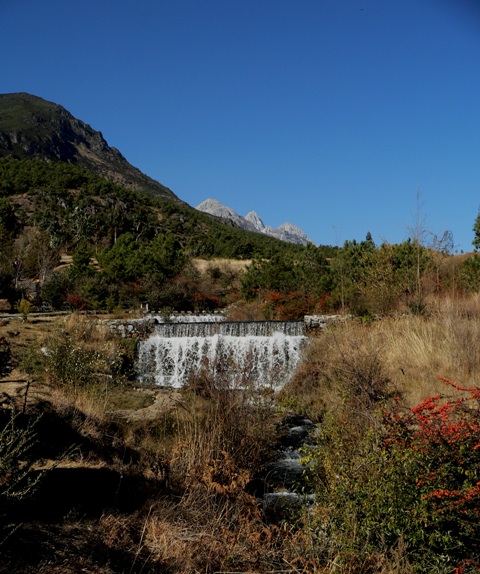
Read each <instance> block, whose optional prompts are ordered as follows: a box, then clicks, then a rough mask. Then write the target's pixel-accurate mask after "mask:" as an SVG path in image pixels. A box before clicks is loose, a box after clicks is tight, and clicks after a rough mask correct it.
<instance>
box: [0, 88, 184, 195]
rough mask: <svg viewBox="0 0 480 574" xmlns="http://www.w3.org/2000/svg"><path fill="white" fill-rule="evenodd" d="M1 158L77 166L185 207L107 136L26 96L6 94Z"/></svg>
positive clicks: (1, 103) (1, 101)
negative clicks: (131, 162) (111, 144)
mask: <svg viewBox="0 0 480 574" xmlns="http://www.w3.org/2000/svg"><path fill="white" fill-rule="evenodd" d="M0 157H12V158H14V159H25V158H34V159H40V160H42V161H55V162H65V163H73V164H76V165H78V166H79V167H82V168H84V169H86V170H88V171H91V172H93V173H95V174H96V175H99V176H100V177H103V178H104V179H107V180H109V181H112V182H114V183H118V184H120V185H122V186H124V187H126V188H128V189H131V190H133V191H139V192H142V193H146V194H148V195H152V196H154V197H160V198H162V199H167V200H170V201H174V202H180V203H185V202H182V201H181V200H180V199H179V198H178V197H177V196H176V195H175V194H174V193H173V191H171V190H170V189H168V188H167V187H166V186H164V185H162V184H161V183H159V182H158V181H155V180H154V179H152V178H150V177H149V176H147V175H145V174H144V173H142V172H141V171H140V170H139V169H138V168H136V167H134V166H132V165H131V164H130V163H129V162H128V161H127V160H126V158H125V157H124V156H123V155H122V154H121V153H120V151H119V150H118V149H117V148H115V147H112V146H109V145H108V143H107V141H106V140H105V138H104V137H103V135H102V132H100V131H96V130H94V129H93V128H92V127H91V126H90V125H88V124H86V123H85V122H83V121H82V120H79V119H78V118H75V117H74V116H73V115H72V114H71V113H70V112H69V111H68V110H66V109H65V108H64V107H63V106H61V105H59V104H56V103H53V102H49V101H48V100H44V99H43V98H40V97H39V96H34V95H31V94H28V93H26V92H17V93H10V94H0Z"/></svg>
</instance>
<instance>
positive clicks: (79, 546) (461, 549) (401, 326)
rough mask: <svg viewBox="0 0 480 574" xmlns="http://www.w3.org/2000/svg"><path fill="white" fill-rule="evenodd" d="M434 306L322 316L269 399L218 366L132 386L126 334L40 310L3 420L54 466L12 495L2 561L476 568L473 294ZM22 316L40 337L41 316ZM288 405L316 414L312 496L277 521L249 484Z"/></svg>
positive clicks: (175, 568) (93, 565)
mask: <svg viewBox="0 0 480 574" xmlns="http://www.w3.org/2000/svg"><path fill="white" fill-rule="evenodd" d="M431 309H432V310H431V312H430V314H429V315H428V316H425V315H424V316H419V315H404V316H402V317H397V318H384V319H382V320H378V321H372V322H365V321H361V320H351V321H349V322H345V323H341V324H337V325H336V326H331V327H329V329H328V330H326V331H324V332H322V333H320V334H319V335H318V336H317V337H314V338H312V339H311V342H310V345H309V346H308V349H307V352H306V355H305V359H304V361H303V363H302V365H301V366H300V368H299V369H298V371H297V373H296V376H295V378H294V379H293V381H292V382H291V384H290V385H289V386H288V387H286V388H285V389H284V390H283V391H282V393H281V394H280V396H279V397H278V398H277V401H276V408H273V405H272V403H271V396H270V395H269V394H268V393H266V394H264V395H263V396H262V397H254V396H253V395H250V394H249V392H248V391H247V390H246V391H245V392H243V393H235V394H232V393H230V392H228V390H227V389H226V386H225V384H224V381H223V379H222V377H221V376H219V375H218V373H217V375H216V376H213V375H212V373H211V372H210V371H209V370H208V368H206V369H205V370H204V371H203V372H199V373H197V374H195V376H194V377H193V378H192V380H191V381H190V384H189V386H188V388H186V389H184V390H182V391H175V392H173V391H172V392H171V393H163V394H162V393H161V392H160V391H153V390H148V389H143V390H142V389H138V388H135V387H134V386H132V385H131V384H130V383H129V382H128V379H129V377H128V365H129V357H130V358H131V352H132V349H131V348H130V346H129V345H130V343H127V344H126V343H125V342H123V343H119V342H118V341H116V340H115V339H113V338H111V336H110V335H109V334H108V333H106V332H105V331H104V330H102V329H101V328H100V324H99V323H98V322H97V320H96V319H95V318H94V317H88V316H84V315H74V316H72V317H67V318H58V319H57V320H56V322H55V323H52V324H48V325H47V324H46V325H45V328H44V331H43V335H42V333H41V332H40V331H39V330H38V328H39V327H40V326H41V325H42V323H39V324H38V328H37V336H38V340H37V343H36V344H35V345H33V344H31V343H30V342H27V341H24V340H22V334H16V335H15V337H11V345H10V346H11V354H12V356H13V358H14V360H15V361H16V363H17V370H16V371H15V373H17V374H16V375H15V376H19V374H22V373H23V376H26V375H28V377H29V379H30V381H31V383H30V385H29V390H28V395H27V400H26V402H25V400H24V395H23V391H21V392H20V394H19V395H16V394H15V393H14V392H13V391H12V392H10V393H8V396H7V394H6V395H4V398H3V405H2V412H3V413H4V414H5V415H8V413H12V412H13V413H14V412H19V411H22V410H23V409H24V406H25V405H26V407H25V413H24V414H20V415H16V416H15V417H14V418H13V419H9V417H8V416H6V418H4V419H2V420H4V422H5V425H4V429H5V430H4V432H5V436H7V435H8V434H9V433H10V434H11V433H12V430H13V428H15V429H16V431H15V432H17V435H16V436H22V429H24V432H26V433H27V434H26V435H25V438H28V440H29V441H30V442H29V446H30V448H29V451H28V453H27V454H26V453H25V452H23V451H22V452H21V453H20V454H19V456H18V457H17V463H18V462H20V465H19V466H18V465H17V467H18V468H23V469H26V470H28V469H31V471H32V472H34V473H35V472H37V471H38V470H40V469H43V472H45V474H44V475H43V476H42V478H41V480H40V482H39V484H38V488H37V490H35V491H34V490H33V489H32V492H31V493H30V492H28V491H27V492H25V497H24V498H22V499H21V500H18V501H13V502H12V501H10V502H9V504H8V506H3V509H4V510H6V512H7V513H8V516H6V517H5V520H4V522H3V523H4V524H5V525H7V524H8V525H9V526H8V532H7V531H4V533H3V535H2V537H3V539H4V544H3V545H2V546H1V547H0V552H1V553H2V561H3V562H2V563H3V564H4V565H8V569H9V572H13V573H15V572H17V573H20V572H26V571H29V569H30V571H31V570H32V569H35V571H38V572H58V573H60V572H62V573H63V572H65V573H66V572H75V571H81V570H82V569H84V570H85V569H87V570H89V571H92V572H101V573H104V574H113V573H120V572H138V573H140V572H143V573H145V572H152V573H153V572H158V571H159V570H162V571H165V572H169V573H171V574H176V573H178V574H179V573H183V572H212V573H213V572H227V571H229V572H231V571H237V572H242V571H243V572H252V571H256V572H265V573H266V572H270V571H272V570H281V571H284V572H298V571H301V572H311V573H313V572H316V573H318V572H321V573H325V574H327V573H331V572H342V573H343V572H347V573H351V574H354V573H355V574H357V573H358V574H360V573H372V574H375V573H385V574H386V573H387V572H388V573H396V574H410V573H413V572H421V573H423V572H425V573H426V572H432V571H435V572H439V573H445V574H447V573H452V574H453V573H457V574H458V573H472V572H477V571H478V569H479V565H478V563H479V548H478V547H477V546H476V544H477V540H478V538H479V534H480V532H478V528H479V524H480V522H479V520H478V518H479V517H478V507H479V504H478V503H479V496H480V492H479V482H480V477H479V476H478V468H479V462H480V461H479V459H478V457H479V456H480V455H479V453H480V449H479V447H478V445H479V444H480V425H479V414H478V397H479V394H480V391H479V390H478V386H477V385H476V373H477V372H478V369H479V368H480V348H479V346H478V341H479V340H480V339H479V337H478V329H479V327H478V325H479V324H480V323H479V318H480V306H479V299H478V298H477V297H472V298H470V299H468V300H467V299H462V300H447V299H444V300H441V301H440V300H439V301H437V303H436V305H435V306H433V305H432V307H431ZM55 325H56V326H55ZM4 329H5V336H7V335H8V333H7V329H8V330H9V331H11V332H12V333H13V332H14V325H13V324H12V323H10V324H9V325H6V326H5V327H4ZM21 329H26V330H28V332H29V333H31V336H34V333H35V323H33V322H32V323H28V324H25V327H23V326H22V324H19V329H18V330H19V331H20V330H21ZM2 334H3V332H2ZM25 343H28V344H27V345H25ZM119 345H120V346H119ZM124 345H126V346H124ZM121 356H123V357H124V359H122V360H120V357H121ZM78 360H81V363H82V369H80V370H78V369H77V367H76V364H77V362H78ZM19 365H20V367H22V369H23V370H22V371H18V366H19ZM206 367H207V366H206ZM77 375H78V376H77ZM438 377H442V380H439V379H438ZM457 381H458V382H457ZM244 382H245V383H246V382H247V381H244ZM244 386H245V389H248V385H244ZM18 388H19V389H20V390H21V389H22V388H23V389H24V387H22V386H20V387H18ZM16 397H17V398H16ZM15 409H16V411H15ZM292 411H293V412H298V413H301V414H303V415H306V416H309V417H310V418H311V419H312V420H314V421H315V422H316V423H317V426H318V429H319V437H318V440H319V444H318V447H317V448H313V449H309V450H308V451H306V452H305V456H306V457H307V459H308V460H309V461H310V468H309V471H308V474H307V476H306V480H308V481H309V487H311V488H313V489H314V490H315V491H316V493H317V500H316V503H315V505H314V506H313V507H311V508H309V509H306V510H305V512H304V513H303V514H302V513H300V514H292V515H289V516H287V517H285V518H283V519H281V520H280V521H279V520H278V518H277V519H273V517H272V514H271V513H264V509H263V507H262V506H261V505H260V506H259V505H258V504H257V502H256V501H255V499H254V498H253V497H252V495H251V494H250V493H249V488H248V483H249V480H250V478H251V477H252V475H253V473H254V472H255V470H256V469H257V468H258V467H259V465H260V464H261V462H262V461H264V460H267V459H268V458H269V457H270V456H272V453H271V451H270V447H271V444H272V437H273V433H274V431H275V423H276V422H277V421H278V419H279V417H281V416H283V414H284V413H285V412H292ZM39 415H41V416H40V418H38V417H39ZM37 419H38V420H37ZM8 420H13V423H9V424H10V426H8V424H6V423H7V421H8ZM33 421H37V422H36V423H35V425H34V426H33V427H32V423H33ZM12 424H14V425H15V427H13V426H12ZM32 428H33V432H34V435H33V436H32V434H31V433H32ZM18 433H19V434H18ZM32 438H33V439H35V440H31V439H32ZM30 443H31V444H30ZM25 463H28V464H27V465H25ZM55 465H57V466H56V467H55ZM52 466H53V468H52ZM12 468H13V467H12ZM48 469H50V470H48ZM10 476H11V474H10V471H7V472H6V473H3V475H2V477H1V480H2V481H3V482H2V484H3V485H4V486H3V487H2V488H3V489H5V485H8V484H9V480H10ZM35 476H37V475H36V474H33V475H31V477H35ZM60 483H61V484H62V489H61V490H60V489H59V484H60ZM63 492H64V493H65V494H62V493H63ZM272 520H273V521H272ZM282 520H283V521H282ZM12 526H13V528H12ZM15 528H16V529H15ZM7 533H8V534H9V537H8V538H7V537H6V534H7Z"/></svg>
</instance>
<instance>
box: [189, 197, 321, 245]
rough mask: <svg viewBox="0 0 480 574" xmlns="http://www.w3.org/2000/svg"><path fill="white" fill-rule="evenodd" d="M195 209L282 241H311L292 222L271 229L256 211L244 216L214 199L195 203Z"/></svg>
mask: <svg viewBox="0 0 480 574" xmlns="http://www.w3.org/2000/svg"><path fill="white" fill-rule="evenodd" d="M195 209H198V210H199V211H203V212H205V213H209V214H210V215H214V216H215V217H221V218H223V219H224V220H227V221H228V222H230V223H231V224H233V225H237V226H238V227H241V228H242V229H248V230H249V231H256V232H257V233H263V234H265V235H270V236H272V237H276V238H277V239H281V240H282V241H286V242H287V243H296V244H297V245H307V243H313V242H312V241H311V240H310V239H309V238H308V237H307V235H306V233H305V232H303V231H302V230H301V229H300V228H299V227H297V226H296V225H293V223H282V225H280V226H279V227H277V228H276V229H273V228H272V227H270V226H269V225H265V224H264V223H263V221H262V219H261V218H260V216H259V215H258V213H256V212H255V211H250V212H249V213H247V215H246V216H245V217H242V216H241V215H238V213H237V212H236V211H235V210H234V209H232V208H231V207H227V206H226V205H223V204H222V203H220V202H219V201H217V200H216V199H206V200H205V201H202V203H200V204H199V205H197V207H196V208H195Z"/></svg>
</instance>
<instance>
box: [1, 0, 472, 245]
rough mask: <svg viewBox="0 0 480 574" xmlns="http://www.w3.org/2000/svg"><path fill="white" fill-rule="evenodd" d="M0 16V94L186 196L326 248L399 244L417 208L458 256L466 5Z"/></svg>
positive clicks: (466, 161)
mask: <svg viewBox="0 0 480 574" xmlns="http://www.w3.org/2000/svg"><path fill="white" fill-rule="evenodd" d="M0 15H1V18H0V54H1V55H0V72H1V73H0V92H1V93H9V92H19V91H24V92H29V93H31V94H35V95H37V96H40V97H43V98H45V99H47V100H50V101H53V102H56V103H59V104H61V105H63V106H64V107H65V108H67V109H68V110H69V111H70V112H71V113H72V114H73V115H75V116H76V117H78V118H80V119H82V120H83V121H85V122H86V123H88V124H90V125H91V126H92V127H93V128H95V129H97V130H99V131H101V132H102V133H103V135H104V137H105V138H106V139H107V141H108V143H109V144H110V145H113V146H115V147H117V148H118V149H119V150H120V151H121V152H122V153H123V155H124V156H125V157H126V158H127V159H128V160H129V161H130V162H131V163H132V164H133V165H135V166H137V167H138V168H140V169H141V170H142V171H143V172H145V173H147V174H148V175H150V176H151V177H153V178H154V179H157V180H158V181H160V182H162V183H163V184H164V185H167V186H168V187H170V189H172V190H173V191H174V192H175V193H176V194H177V195H178V196H179V197H180V198H181V199H183V200H184V201H186V202H187V203H189V204H190V205H192V206H195V205H197V204H198V203H200V202H201V201H203V200H204V199H206V198H208V197H212V198H215V199H218V200H219V201H220V202H221V203H224V204H225V205H228V206H230V207H232V208H233V209H235V210H236V211H237V212H238V213H239V214H240V215H245V214H246V213H247V212H248V211H250V210H255V211H257V212H258V213H259V215H260V216H261V217H262V218H263V220H264V222H265V223H266V224H268V225H272V226H274V227H275V226H277V225H279V224H281V223H283V222H285V221H290V222H292V223H295V224H296V225H298V226H300V227H301V228H302V229H303V230H304V231H305V232H306V233H307V235H308V236H309V237H310V238H311V239H312V240H313V241H315V242H316V243H320V244H330V245H341V244H343V242H344V241H345V240H346V239H357V240H362V239H364V237H365V235H366V233H367V231H370V232H371V233H372V236H373V238H374V240H375V241H376V242H377V243H381V242H382V241H384V240H385V241H388V242H390V243H396V242H400V241H403V240H404V239H405V238H406V237H407V236H408V234H409V228H411V227H412V226H413V225H414V223H415V218H416V216H417V213H418V211H420V212H421V218H422V220H423V221H424V225H425V227H426V228H428V229H429V230H430V231H431V232H432V233H433V234H434V235H437V236H441V235H442V234H443V232H444V231H446V230H450V231H452V233H453V236H454V243H455V245H456V248H457V249H458V250H459V251H460V250H464V251H470V250H471V249H472V247H471V242H472V239H473V232H472V226H473V223H474V221H475V218H476V216H477V213H478V210H479V207H480V193H479V192H480V73H479V72H480V2H478V1H477V0H303V1H302V0H296V1H293V0H136V1H134V0H83V1H82V2H79V1H73V0H70V1H68V2H65V0H43V1H42V2H39V1H38V0H0ZM418 197H419V198H420V201H419V202H418V201H417V198H418ZM418 203H419V204H420V208H421V209H420V210H418V209H417V205H418Z"/></svg>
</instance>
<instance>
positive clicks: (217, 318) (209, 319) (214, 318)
mask: <svg viewBox="0 0 480 574" xmlns="http://www.w3.org/2000/svg"><path fill="white" fill-rule="evenodd" d="M154 319H155V321H156V322H157V323H220V322H221V321H225V316H224V315H221V314H218V313H217V314H205V315H170V316H169V317H168V318H165V317H162V316H160V315H155V316H154Z"/></svg>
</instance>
